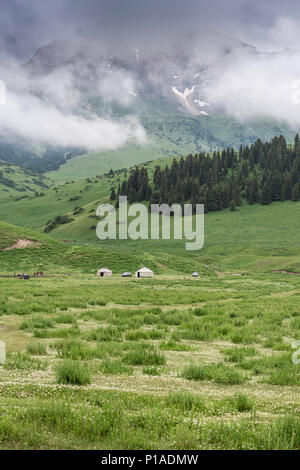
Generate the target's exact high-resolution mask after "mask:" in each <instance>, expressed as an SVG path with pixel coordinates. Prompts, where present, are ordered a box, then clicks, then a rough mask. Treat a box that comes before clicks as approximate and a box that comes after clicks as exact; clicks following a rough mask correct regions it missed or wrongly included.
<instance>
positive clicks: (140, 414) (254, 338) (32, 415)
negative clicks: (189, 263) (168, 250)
mask: <svg viewBox="0 0 300 470" xmlns="http://www.w3.org/2000/svg"><path fill="white" fill-rule="evenodd" d="M299 282H300V280H299V277H297V276H291V275H289V274H284V273H270V274H246V275H244V276H233V275H232V273H231V274H229V273H227V272H225V273H219V275H218V276H217V275H214V276H212V275H210V276H207V275H205V273H201V275H200V277H199V279H190V277H189V276H188V275H173V276H167V275H161V276H157V277H155V278H153V279H141V280H136V279H122V278H119V277H114V278H112V279H101V280H100V279H96V278H95V277H93V276H88V275H83V274H80V275H78V276H75V274H73V275H72V276H70V277H66V278H62V277H53V278H45V279H30V280H29V281H19V280H16V279H0V306H1V307H0V310H1V316H0V340H1V341H5V343H6V347H7V358H6V359H7V360H6V364H5V365H4V366H0V414H1V419H0V448H3V449H30V448H34V449H54V448H55V449H66V448H67V449H81V448H90V449H96V448H97V449H112V448H114V449H156V448H160V449H299V448H300V405H299V403H300V400H299V398H300V370H299V367H300V366H299V364H298V365H297V364H294V363H293V361H292V357H293V353H295V349H293V347H292V345H293V342H294V341H295V340H299V339H300V313H299V297H300V284H299ZM294 358H295V354H294ZM294 362H295V361H294Z"/></svg>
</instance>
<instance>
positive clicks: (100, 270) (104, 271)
mask: <svg viewBox="0 0 300 470" xmlns="http://www.w3.org/2000/svg"><path fill="white" fill-rule="evenodd" d="M111 272H112V271H111V270H110V269H107V268H101V269H99V271H98V273H111Z"/></svg>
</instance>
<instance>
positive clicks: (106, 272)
mask: <svg viewBox="0 0 300 470" xmlns="http://www.w3.org/2000/svg"><path fill="white" fill-rule="evenodd" d="M97 276H98V277H112V271H111V270H110V269H107V268H102V269H99V271H98V273H97Z"/></svg>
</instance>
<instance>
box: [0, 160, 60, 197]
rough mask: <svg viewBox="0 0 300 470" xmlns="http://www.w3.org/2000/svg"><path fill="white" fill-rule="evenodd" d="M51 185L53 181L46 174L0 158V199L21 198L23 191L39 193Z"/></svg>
mask: <svg viewBox="0 0 300 470" xmlns="http://www.w3.org/2000/svg"><path fill="white" fill-rule="evenodd" d="M51 186H53V181H52V180H50V179H49V178H47V177H46V176H44V175H39V174H37V173H34V172H33V171H30V170H27V169H26V168H21V167H19V166H16V165H11V164H9V163H6V162H4V161H2V160H0V196H1V199H4V198H8V197H11V198H16V197H19V198H21V197H22V196H24V194H25V193H26V194H28V193H34V192H39V193H40V192H42V191H45V190H46V189H49V188H50V187H51Z"/></svg>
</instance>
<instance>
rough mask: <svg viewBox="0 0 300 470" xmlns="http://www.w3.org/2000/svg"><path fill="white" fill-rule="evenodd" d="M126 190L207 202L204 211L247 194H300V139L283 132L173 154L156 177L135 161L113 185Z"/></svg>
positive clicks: (263, 200)
mask: <svg viewBox="0 0 300 470" xmlns="http://www.w3.org/2000/svg"><path fill="white" fill-rule="evenodd" d="M118 195H124V196H125V195H126V196H127V197H128V200H129V202H130V203H133V202H137V201H140V202H141V201H149V202H150V203H151V204H162V203H167V204H169V205H172V204H173V203H179V204H184V203H188V202H189V203H192V204H204V206H205V211H206V212H211V211H219V210H222V209H224V208H228V207H229V208H230V210H232V211H234V210H235V208H236V206H239V205H240V204H241V202H242V199H245V200H246V201H247V202H248V203H249V204H256V203H260V204H262V205H268V204H271V203H272V201H285V200H293V201H298V200H299V199H300V140H299V135H298V134H297V135H296V137H295V140H294V144H293V145H289V144H287V142H286V140H285V138H284V137H283V136H280V137H274V138H273V139H272V140H271V141H270V142H265V143H263V142H262V141H261V140H260V139H258V140H257V141H256V142H255V143H254V144H252V145H251V146H246V147H242V146H241V147H240V149H239V151H236V150H234V149H233V148H231V149H229V148H228V149H227V150H223V151H221V152H214V153H213V155H211V154H206V153H199V154H197V155H188V156H187V157H186V158H183V157H182V158H181V159H180V160H176V159H174V160H173V162H172V164H171V166H170V167H168V166H166V167H165V168H161V167H160V166H158V165H157V166H156V167H155V171H154V174H153V181H152V180H150V179H149V175H148V171H147V169H146V168H145V167H143V166H142V167H136V168H134V169H133V170H132V172H131V174H130V176H129V178H128V179H125V180H124V181H123V183H122V184H121V185H120V186H119V189H118V192H117V193H116V191H115V190H113V191H112V194H111V200H114V199H116V198H117V196H118Z"/></svg>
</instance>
